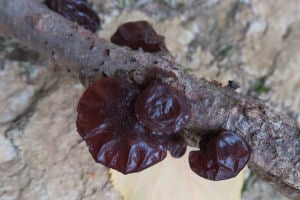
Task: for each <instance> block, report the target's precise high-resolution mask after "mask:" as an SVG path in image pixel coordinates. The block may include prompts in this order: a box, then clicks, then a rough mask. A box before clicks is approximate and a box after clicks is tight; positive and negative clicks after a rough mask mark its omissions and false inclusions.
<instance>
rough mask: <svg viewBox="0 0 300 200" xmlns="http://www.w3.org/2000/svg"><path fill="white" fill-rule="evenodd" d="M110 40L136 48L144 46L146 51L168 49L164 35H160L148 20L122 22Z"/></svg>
mask: <svg viewBox="0 0 300 200" xmlns="http://www.w3.org/2000/svg"><path fill="white" fill-rule="evenodd" d="M110 40H111V42H112V43H114V44H117V45H120V46H128V47H130V48H132V49H134V50H137V49H139V48H142V49H143V50H144V51H146V52H158V51H167V48H166V46H165V42H164V37H163V36H161V35H158V34H157V33H156V32H155V30H154V29H153V27H152V26H151V24H149V23H148V22H147V21H135V22H128V23H125V24H122V25H121V26H119V27H118V29H117V31H116V32H115V33H114V34H113V36H112V37H111V39H110Z"/></svg>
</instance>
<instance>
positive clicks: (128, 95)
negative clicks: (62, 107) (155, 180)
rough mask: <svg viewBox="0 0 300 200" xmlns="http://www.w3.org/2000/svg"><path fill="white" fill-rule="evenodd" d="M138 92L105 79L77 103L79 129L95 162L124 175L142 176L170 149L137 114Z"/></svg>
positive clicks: (117, 80)
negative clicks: (141, 172)
mask: <svg viewBox="0 0 300 200" xmlns="http://www.w3.org/2000/svg"><path fill="white" fill-rule="evenodd" d="M138 94H139V89H138V88H136V87H135V86H134V85H132V84H130V83H128V82H127V81H124V80H121V79H116V78H105V79H102V80H99V81H97V82H95V83H94V84H92V85H91V86H90V87H89V88H88V89H87V90H86V91H85V92H84V94H83V95H82V97H81V98H80V100H79V103H78V108H77V111H78V116H77V121H76V125H77V129H78V132H79V134H80V135H81V137H82V138H83V139H84V140H85V141H86V143H87V145H88V147H89V150H90V153H91V154H92V156H93V158H94V160H95V161H96V162H99V163H102V164H103V165H105V166H106V167H109V168H113V169H116V170H118V171H120V172H122V173H124V174H128V173H134V172H139V171H141V170H143V169H145V168H147V167H150V166H152V165H154V164H156V163H157V162H159V161H161V160H163V159H164V158H165V157H166V154H167V153H166V152H167V149H166V147H165V146H164V145H163V144H162V143H160V142H159V139H158V138H157V136H155V135H152V134H149V133H148V132H147V131H146V130H145V128H144V127H143V126H141V125H140V124H139V122H138V121H137V119H136V117H135V114H134V100H135V99H136V97H137V95H138Z"/></svg>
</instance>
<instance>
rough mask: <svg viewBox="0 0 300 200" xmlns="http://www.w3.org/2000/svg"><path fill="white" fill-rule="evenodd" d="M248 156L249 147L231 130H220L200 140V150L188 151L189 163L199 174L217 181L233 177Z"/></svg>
mask: <svg viewBox="0 0 300 200" xmlns="http://www.w3.org/2000/svg"><path fill="white" fill-rule="evenodd" d="M249 157H250V148H249V146H248V145H247V143H246V142H245V141H244V140H243V138H241V137H240V136H239V135H237V134H235V133H233V132H230V131H222V132H221V133H220V134H218V135H217V136H215V137H212V138H210V139H209V140H204V141H203V142H200V150H199V151H191V152H190V154H189V164H190V167H191V169H192V170H193V171H194V172H195V173H196V174H198V175H199V176H201V177H203V178H206V179H209V180H214V181H218V180H224V179H229V178H232V177H235V176H236V175H237V174H238V173H239V172H240V171H241V170H242V169H243V168H244V166H245V165H246V163H247V162H248V160H249Z"/></svg>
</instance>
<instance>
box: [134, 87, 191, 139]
mask: <svg viewBox="0 0 300 200" xmlns="http://www.w3.org/2000/svg"><path fill="white" fill-rule="evenodd" d="M135 112H136V116H137V118H138V120H139V122H140V123H141V124H142V125H143V126H145V127H146V128H147V129H148V130H151V131H152V133H154V134H158V135H162V134H172V133H177V132H178V131H179V130H181V128H182V127H183V126H184V125H185V124H186V123H187V122H188V120H189V118H190V106H189V104H188V103H187V99H186V97H185V95H184V93H183V92H181V91H179V90H177V89H176V88H174V87H171V86H169V85H167V84H161V83H159V82H153V83H152V84H150V85H149V86H148V87H147V88H146V89H145V90H144V91H143V92H142V93H141V94H140V95H139V96H138V98H137V100H136V103H135Z"/></svg>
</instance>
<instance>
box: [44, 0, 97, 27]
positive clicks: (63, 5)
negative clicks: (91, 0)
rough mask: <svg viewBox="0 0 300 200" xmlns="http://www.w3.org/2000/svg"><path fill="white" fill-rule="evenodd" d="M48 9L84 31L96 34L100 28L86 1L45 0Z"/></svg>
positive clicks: (93, 12) (95, 14) (95, 15)
mask: <svg viewBox="0 0 300 200" xmlns="http://www.w3.org/2000/svg"><path fill="white" fill-rule="evenodd" d="M46 4H47V5H48V7H49V8H50V9H52V10H54V11H56V12H58V13H59V14H61V15H63V16H64V17H65V18H67V19H69V20H71V21H73V22H76V23H77V24H79V25H80V26H83V27H85V28H86V29H88V30H90V31H92V32H96V31H97V29H98V28H99V26H100V19H99V17H98V15H97V13H96V12H95V11H94V10H92V9H91V8H90V6H89V5H88V2H87V1H86V0H47V1H46Z"/></svg>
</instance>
